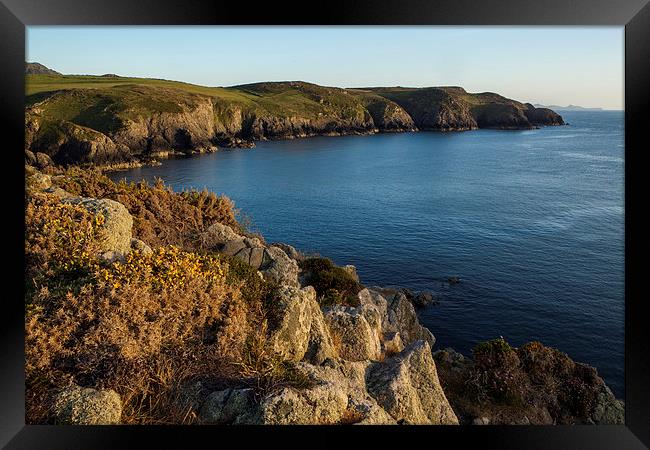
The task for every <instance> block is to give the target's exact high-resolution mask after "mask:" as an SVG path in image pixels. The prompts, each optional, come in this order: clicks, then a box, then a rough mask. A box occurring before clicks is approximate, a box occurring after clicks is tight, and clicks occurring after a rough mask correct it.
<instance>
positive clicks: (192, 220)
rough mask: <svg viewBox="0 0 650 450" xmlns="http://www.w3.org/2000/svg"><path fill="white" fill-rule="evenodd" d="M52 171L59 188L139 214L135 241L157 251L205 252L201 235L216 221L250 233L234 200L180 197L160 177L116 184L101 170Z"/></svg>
mask: <svg viewBox="0 0 650 450" xmlns="http://www.w3.org/2000/svg"><path fill="white" fill-rule="evenodd" d="M49 172H50V173H51V174H53V177H52V182H53V184H55V185H57V186H59V187H61V188H62V189H64V190H66V191H68V192H70V193H72V194H75V195H79V196H83V197H93V198H109V199H111V200H115V201H118V202H120V203H122V204H123V205H124V206H125V207H126V208H127V209H128V210H129V213H131V215H132V216H133V234H134V237H136V238H138V239H141V240H142V241H144V242H146V243H147V244H149V245H150V246H152V247H158V246H161V245H176V246H178V247H180V248H181V249H183V250H197V249H200V248H201V245H200V239H199V235H200V233H201V232H203V231H204V230H205V229H207V228H208V227H209V226H210V225H212V224H213V223H216V222H219V223H223V224H225V225H228V226H230V227H232V228H233V229H234V230H238V231H244V230H243V227H242V226H240V225H239V223H238V222H237V220H236V213H237V212H236V211H235V208H234V204H233V203H232V201H231V200H230V199H228V198H227V197H225V196H217V195H216V194H214V193H212V192H208V191H206V190H204V191H193V190H191V191H187V192H181V193H174V192H173V191H172V190H171V188H170V187H168V186H165V184H164V182H162V180H160V179H159V180H157V181H156V182H155V183H154V184H153V185H150V184H148V183H146V182H144V181H142V182H139V183H126V182H124V181H121V182H119V183H114V182H113V181H111V180H110V179H109V178H108V177H106V176H104V175H102V174H101V172H99V171H98V170H97V169H89V170H84V169H80V168H78V167H70V168H68V169H56V168H52V169H50V170H49Z"/></svg>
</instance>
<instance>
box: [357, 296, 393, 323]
mask: <svg viewBox="0 0 650 450" xmlns="http://www.w3.org/2000/svg"><path fill="white" fill-rule="evenodd" d="M357 297H358V298H359V304H360V305H361V306H365V305H372V306H374V307H375V308H376V309H377V311H378V312H379V315H380V316H381V326H382V331H383V332H389V331H396V330H394V329H393V328H392V327H391V325H390V324H389V322H388V301H387V300H386V299H385V298H384V297H383V296H382V295H381V294H380V293H379V292H377V291H375V290H371V289H367V288H364V289H362V290H361V291H359V293H358V294H357Z"/></svg>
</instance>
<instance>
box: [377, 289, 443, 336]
mask: <svg viewBox="0 0 650 450" xmlns="http://www.w3.org/2000/svg"><path fill="white" fill-rule="evenodd" d="M388 322H389V323H390V325H391V326H392V328H394V329H395V330H396V331H399V334H400V337H401V338H402V342H404V345H409V344H411V343H413V342H415V341H417V340H423V341H426V342H427V343H428V344H429V347H433V344H435V342H436V338H435V337H434V336H433V334H431V332H430V331H429V330H428V329H427V328H425V327H423V326H422V325H421V324H420V322H419V320H418V316H417V314H416V312H415V308H414V307H413V305H412V304H411V302H409V301H408V300H407V299H406V296H405V295H404V294H402V293H397V294H396V295H395V297H394V298H393V300H392V301H391V302H390V303H389V305H388Z"/></svg>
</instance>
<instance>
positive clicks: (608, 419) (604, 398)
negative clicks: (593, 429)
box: [590, 384, 625, 425]
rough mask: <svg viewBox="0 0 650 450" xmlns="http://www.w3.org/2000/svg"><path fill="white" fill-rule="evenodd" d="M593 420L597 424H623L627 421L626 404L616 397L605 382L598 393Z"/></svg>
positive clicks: (592, 415)
mask: <svg viewBox="0 0 650 450" xmlns="http://www.w3.org/2000/svg"><path fill="white" fill-rule="evenodd" d="M590 418H591V420H592V421H593V422H594V423H595V424H597V425H623V424H624V423H625V404H624V403H623V402H622V401H621V400H617V399H616V398H615V397H614V394H613V393H612V391H611V390H610V389H609V388H608V387H607V386H606V385H605V384H603V385H602V387H601V388H600V390H599V392H598V394H597V395H596V401H595V406H594V409H593V412H592V414H591V417H590Z"/></svg>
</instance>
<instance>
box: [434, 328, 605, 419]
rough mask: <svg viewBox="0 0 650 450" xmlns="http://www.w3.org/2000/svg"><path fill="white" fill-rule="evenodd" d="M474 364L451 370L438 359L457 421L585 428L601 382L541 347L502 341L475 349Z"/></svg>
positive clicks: (587, 369)
mask: <svg viewBox="0 0 650 450" xmlns="http://www.w3.org/2000/svg"><path fill="white" fill-rule="evenodd" d="M473 355H474V361H473V362H469V361H468V362H467V363H466V364H465V365H464V366H461V367H457V366H456V367H454V364H450V363H449V360H448V359H447V358H446V357H445V355H444V352H441V354H440V355H438V356H437V357H436V364H437V367H438V374H439V376H440V381H441V384H442V387H443V389H444V390H445V394H446V395H447V398H448V399H449V401H450V403H451V405H452V407H453V408H454V411H455V412H456V414H457V415H458V416H459V418H460V419H461V420H465V421H467V420H470V421H471V419H472V418H473V417H483V416H488V417H491V419H492V422H491V423H493V424H510V423H518V421H520V420H521V419H522V418H523V417H524V416H525V417H527V419H528V420H529V421H530V423H533V424H544V423H549V422H550V423H557V424H573V423H583V421H585V420H586V418H588V417H590V416H591V415H592V413H593V411H594V408H595V407H596V403H597V398H596V397H597V396H598V393H599V389H598V386H599V385H600V384H601V383H602V380H601V379H600V378H599V377H598V375H597V373H596V370H595V369H594V368H593V367H589V366H586V365H583V364H579V363H575V362H574V361H572V360H571V358H569V356H568V355H567V354H565V353H563V352H561V351H559V350H557V349H554V348H550V347H546V346H544V345H542V344H541V343H539V342H529V343H527V344H524V345H522V346H521V347H519V348H514V347H511V346H510V345H509V344H508V343H507V342H506V341H504V340H503V339H495V340H492V341H488V342H484V343H481V344H479V345H477V346H476V347H475V348H474V350H473Z"/></svg>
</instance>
